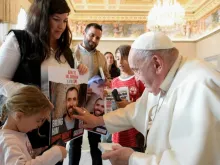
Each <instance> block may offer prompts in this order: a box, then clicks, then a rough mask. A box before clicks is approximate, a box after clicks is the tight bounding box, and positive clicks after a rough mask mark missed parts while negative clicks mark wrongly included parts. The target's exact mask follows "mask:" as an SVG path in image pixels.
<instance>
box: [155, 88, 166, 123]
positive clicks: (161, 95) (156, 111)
mask: <svg viewBox="0 0 220 165" xmlns="http://www.w3.org/2000/svg"><path fill="white" fill-rule="evenodd" d="M162 93H164V91H161V92H160V96H159V99H158V101H157V104H156V110H155V115H154V118H153V120H152V122H153V121H154V119H155V117H156V115H157V113H158V112H159V111H160V108H161V106H162V105H163V102H164V100H165V98H166V94H167V93H165V94H162ZM161 99H163V100H162V102H161V104H160V100H161Z"/></svg>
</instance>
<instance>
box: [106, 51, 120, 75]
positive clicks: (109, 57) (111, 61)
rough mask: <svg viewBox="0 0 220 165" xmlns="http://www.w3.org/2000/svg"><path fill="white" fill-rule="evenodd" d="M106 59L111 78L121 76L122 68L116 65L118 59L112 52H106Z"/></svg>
mask: <svg viewBox="0 0 220 165" xmlns="http://www.w3.org/2000/svg"><path fill="white" fill-rule="evenodd" d="M104 56H105V59H106V61H107V65H108V70H109V74H110V75H111V79H113V78H115V77H118V76H120V70H119V68H118V67H117V65H116V61H115V58H114V55H113V54H112V53H111V52H105V54H104Z"/></svg>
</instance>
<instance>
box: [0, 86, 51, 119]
mask: <svg viewBox="0 0 220 165" xmlns="http://www.w3.org/2000/svg"><path fill="white" fill-rule="evenodd" d="M52 108H53V105H52V104H51V103H50V102H49V100H48V99H47V97H46V96H45V95H44V94H43V93H42V92H41V91H40V90H39V89H38V88H37V87H35V86H30V85H29V86H25V87H22V88H21V89H19V90H18V91H17V92H16V93H15V94H13V95H12V96H11V97H9V98H8V99H7V100H6V102H5V104H4V105H3V107H2V114H1V116H0V121H5V119H6V118H7V115H8V113H10V112H23V113H24V114H25V115H26V116H31V115H34V114H37V113H39V112H41V111H47V110H52Z"/></svg>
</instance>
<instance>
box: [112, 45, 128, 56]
mask: <svg viewBox="0 0 220 165" xmlns="http://www.w3.org/2000/svg"><path fill="white" fill-rule="evenodd" d="M130 50H131V46H130V45H121V46H119V47H118V48H117V49H116V50H115V54H116V53H117V52H119V53H120V54H121V57H128V55H129V52H130Z"/></svg>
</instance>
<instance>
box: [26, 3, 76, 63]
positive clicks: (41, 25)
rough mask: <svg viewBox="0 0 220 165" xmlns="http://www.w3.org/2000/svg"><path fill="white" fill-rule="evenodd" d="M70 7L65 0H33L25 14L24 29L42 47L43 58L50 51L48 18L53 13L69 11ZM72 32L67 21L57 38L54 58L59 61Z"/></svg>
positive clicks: (68, 45)
mask: <svg viewBox="0 0 220 165" xmlns="http://www.w3.org/2000/svg"><path fill="white" fill-rule="evenodd" d="M69 12H70V8H69V6H68V4H67V3H66V1H65V0H34V2H33V4H32V5H31V7H30V9H29V12H28V15H27V25H26V30H27V31H28V32H29V34H30V35H31V37H32V38H33V41H34V42H35V44H40V45H41V46H42V49H43V57H42V58H43V59H44V58H47V57H48V54H49V53H50V24H49V18H50V16H51V15H53V14H64V13H69ZM71 39H72V33H71V31H70V29H69V25H68V23H67V25H66V29H65V30H64V32H63V34H62V35H61V37H60V38H59V39H58V45H59V48H58V50H57V51H56V54H55V59H56V60H57V61H59V62H60V56H61V54H63V53H64V52H65V51H66V50H67V49H68V48H69V47H70V44H71Z"/></svg>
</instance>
